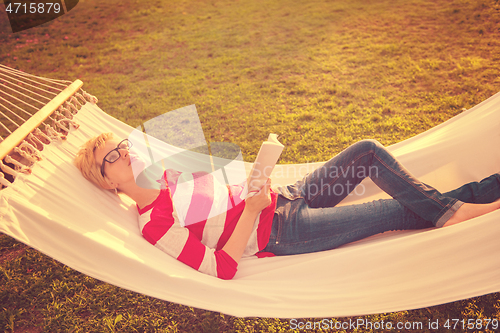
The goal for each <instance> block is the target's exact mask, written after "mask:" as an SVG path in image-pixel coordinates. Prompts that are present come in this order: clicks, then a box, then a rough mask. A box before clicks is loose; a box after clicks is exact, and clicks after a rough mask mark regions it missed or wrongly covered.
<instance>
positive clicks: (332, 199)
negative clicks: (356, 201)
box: [301, 140, 463, 226]
mask: <svg viewBox="0 0 500 333" xmlns="http://www.w3.org/2000/svg"><path fill="white" fill-rule="evenodd" d="M366 177H370V178H371V179H372V181H373V182H374V183H375V184H376V185H377V186H378V187H379V188H381V189H382V190H383V191H385V192H386V193H388V194H389V195H390V196H392V197H393V198H394V199H396V200H397V201H398V202H399V203H400V204H402V205H403V206H405V207H407V208H408V209H410V210H411V211H413V212H415V213H416V214H418V215H419V216H420V217H422V218H423V219H424V220H426V221H431V222H432V223H433V224H434V225H435V226H443V225H444V223H445V222H446V221H447V220H448V219H449V218H450V217H451V216H453V215H454V213H455V212H456V211H457V210H458V209H459V208H460V206H461V205H462V204H463V202H461V201H459V200H458V199H456V198H452V197H446V196H444V195H443V194H441V193H440V192H439V191H437V190H436V189H434V188H433V187H431V186H428V185H426V184H424V183H422V182H420V181H419V180H418V179H416V178H415V177H414V176H413V175H411V174H410V173H409V172H408V171H407V170H406V169H405V168H404V167H403V166H402V165H401V164H400V163H399V162H398V161H397V160H396V159H395V158H394V156H393V155H392V154H391V153H390V152H389V151H388V150H387V149H386V148H385V147H383V146H382V145H381V144H380V143H379V142H377V141H375V140H362V141H359V142H357V143H355V144H353V145H352V146H350V147H348V148H347V149H345V150H344V151H343V152H341V153H340V154H338V155H337V156H335V157H334V158H332V159H331V160H330V161H328V162H326V163H325V164H324V165H323V166H322V167H320V168H318V169H317V170H315V171H314V172H312V173H311V174H309V175H307V176H306V177H305V178H304V180H303V182H302V183H301V194H302V196H303V198H304V199H305V201H306V202H307V204H308V205H309V206H310V207H311V208H318V207H323V208H324V207H334V206H335V205H337V204H338V203H339V202H340V201H342V199H344V198H345V197H346V196H347V195H349V193H351V192H352V191H353V190H354V188H355V187H356V185H358V184H359V183H360V182H361V181H362V180H363V179H364V178H366Z"/></svg>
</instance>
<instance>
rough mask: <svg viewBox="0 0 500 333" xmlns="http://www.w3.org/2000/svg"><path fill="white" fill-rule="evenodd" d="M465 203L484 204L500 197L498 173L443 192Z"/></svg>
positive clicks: (499, 175)
mask: <svg viewBox="0 0 500 333" xmlns="http://www.w3.org/2000/svg"><path fill="white" fill-rule="evenodd" d="M443 195H444V196H446V197H450V198H456V199H458V200H460V201H463V202H467V203H476V204H486V203H491V202H494V201H496V200H498V199H500V174H498V173H495V174H493V175H491V176H489V177H486V178H484V179H483V180H481V181H479V182H471V183H467V184H465V185H462V186H460V187H459V188H457V189H455V190H453V191H450V192H446V193H443Z"/></svg>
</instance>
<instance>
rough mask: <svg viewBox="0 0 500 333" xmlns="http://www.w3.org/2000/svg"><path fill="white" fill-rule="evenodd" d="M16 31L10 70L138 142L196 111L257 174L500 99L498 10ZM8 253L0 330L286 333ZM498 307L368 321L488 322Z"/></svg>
mask: <svg viewBox="0 0 500 333" xmlns="http://www.w3.org/2000/svg"><path fill="white" fill-rule="evenodd" d="M0 8H3V7H2V5H0ZM8 29H9V28H8V25H7V22H6V15H4V13H0V63H2V64H5V65H8V66H11V67H15V68H19V69H22V70H24V71H26V72H29V73H33V74H37V75H41V76H48V77H54V78H58V79H68V80H73V79H77V78H79V79H82V80H83V81H84V89H85V90H86V91H88V92H89V93H91V94H93V95H96V96H97V97H98V98H99V105H100V106H101V107H102V108H103V109H104V110H105V111H106V112H108V113H109V114H111V115H113V116H114V117H116V118H118V119H120V120H122V121H124V122H126V123H128V124H130V125H131V126H133V127H136V126H138V125H139V124H140V123H142V122H144V121H146V120H148V119H151V118H153V117H155V116H157V115H159V114H162V113H164V112H166V111H169V110H173V109H177V108H179V107H182V106H185V105H190V104H196V106H197V109H198V111H199V114H200V119H201V121H202V126H203V129H204V132H205V135H206V137H207V140H209V141H212V142H233V143H236V144H238V145H239V146H240V147H241V149H242V151H243V153H244V158H245V159H246V160H247V161H252V160H253V158H254V157H255V155H256V153H257V151H258V149H259V146H260V143H261V142H262V141H263V140H264V139H265V138H266V137H267V135H268V134H269V132H273V133H277V134H279V135H280V140H281V141H282V142H283V143H285V145H286V150H285V151H284V154H283V157H282V162H283V163H297V162H306V161H309V162H311V161H321V160H326V159H328V158H329V157H331V156H332V155H333V154H335V153H337V152H339V151H340V150H341V149H343V148H345V147H346V146H348V145H350V144H352V143H354V142H355V141H358V140H359V139H362V138H375V139H378V140H380V141H381V142H383V143H384V144H387V145H389V144H392V143H395V142H399V141H401V140H404V139H406V138H409V137H411V136H413V135H415V134H418V133H421V132H423V131H425V130H427V129H429V128H431V127H433V126H436V125H437V124H439V123H442V122H443V121H445V120H447V119H449V118H451V117H453V116H455V115H457V114H459V113H460V112H462V110H463V109H467V108H470V107H472V106H473V105H476V104H478V103H479V102H481V101H483V100H484V99H486V98H488V97H490V96H491V95H493V94H494V93H496V92H498V91H499V90H500V75H499V74H500V65H499V64H500V30H499V29H500V3H499V1H498V0H477V1H466V0H445V1H439V2H435V1H426V0H410V1H389V0H377V1H362V0H350V1H347V0H330V1H329V0H311V1H299V0H280V1H277V0H262V1H239V2H236V1H229V0H227V1H226V0H223V1H215V0H214V1H195V0H186V1H178V2H173V1H161V2H159V3H156V4H155V5H154V6H153V5H150V6H146V5H145V2H143V1H138V0H122V1H116V0H108V1H96V0H85V1H83V0H81V1H80V3H79V4H78V6H77V7H76V8H75V9H73V10H72V11H71V12H70V13H69V14H67V15H65V16H63V17H61V18H59V19H57V20H55V21H52V22H50V23H48V24H46V25H44V26H41V27H37V28H33V29H30V30H27V31H24V32H20V33H16V34H12V33H10V30H8ZM0 242H1V243H0V245H1V246H0V281H1V284H0V304H1V305H0V330H1V329H4V330H6V331H7V332H10V331H14V332H23V328H24V329H25V330H24V331H29V330H31V331H30V332H38V331H40V332H41V331H44V332H58V331H61V332H67V331H74V332H103V331H104V332H106V331H110V332H112V331H116V332H143V331H144V332H155V331H157V332H217V331H228V332H260V331H271V332H281V331H288V328H289V324H288V323H289V322H288V321H287V320H277V319H272V318H258V319H242V318H235V317H231V316H225V315H222V314H218V313H213V312H207V311H203V310H197V309H192V308H189V307H185V306H181V305H176V304H172V303H168V302H164V301H159V300H155V299H153V298H149V297H145V296H141V295H138V294H134V293H131V292H128V291H124V290H121V289H119V288H116V287H114V286H110V285H108V284H105V283H102V282H99V281H97V280H94V279H92V278H90V277H86V276H84V275H81V274H79V273H77V272H75V271H73V270H71V269H68V268H66V267H65V266H63V265H61V264H59V263H57V262H55V261H53V260H51V259H49V258H47V257H45V256H44V255H42V254H40V253H39V252H37V251H35V250H32V249H28V248H26V247H25V246H24V245H22V244H20V243H17V242H15V241H13V240H12V239H10V238H8V237H6V236H1V237H0ZM499 298H500V297H499V296H498V294H492V295H488V296H484V297H480V298H476V299H473V300H466V301H460V302H454V303H451V304H446V305H441V306H438V307H432V308H427V309H420V310H413V311H403V312H398V313H392V314H380V315H377V316H367V317H365V318H368V319H370V320H372V321H375V320H377V318H384V319H385V320H392V321H394V322H395V321H412V320H413V321H417V320H419V321H422V322H427V321H428V320H429V319H430V320H435V319H448V318H470V317H477V316H479V317H482V318H492V317H495V316H496V317H498V316H499V314H500V301H499Z"/></svg>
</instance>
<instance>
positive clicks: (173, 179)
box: [138, 169, 277, 279]
mask: <svg viewBox="0 0 500 333" xmlns="http://www.w3.org/2000/svg"><path fill="white" fill-rule="evenodd" d="M243 195H244V186H243V185H230V186H226V185H224V184H222V183H220V182H219V181H218V180H217V179H216V178H215V177H214V176H213V174H210V173H206V172H196V173H181V172H178V171H174V170H172V169H169V170H166V171H165V173H164V175H163V178H162V189H161V191H160V194H159V196H158V197H157V198H156V200H155V201H154V202H153V203H151V204H150V205H148V206H146V207H144V208H143V209H139V208H138V209H139V214H140V215H139V227H140V229H141V231H142V235H143V236H144V238H146V240H148V241H149V242H150V243H151V244H153V245H155V246H156V247H158V248H159V249H161V250H162V251H164V252H166V253H168V254H169V255H171V256H173V257H174V258H176V259H178V260H180V261H181V262H183V263H185V264H187V265H189V266H190V267H192V268H194V269H197V270H199V271H200V272H202V273H206V274H209V275H212V276H216V277H219V278H222V279H231V278H233V276H234V275H235V274H236V270H237V266H238V264H237V263H236V261H234V260H233V258H231V257H230V256H229V255H228V254H227V253H226V252H225V251H223V250H222V248H223V247H224V245H225V244H226V242H227V241H228V239H229V237H230V236H231V234H232V232H233V230H234V228H235V227H236V224H237V223H238V220H239V218H240V216H241V214H242V212H243V209H244V208H245V201H244V200H243ZM271 198H272V202H271V204H270V205H269V206H267V207H266V208H265V209H263V210H262V211H261V212H260V214H259V216H258V217H257V219H256V221H255V224H254V228H253V231H252V234H251V236H250V239H249V241H248V243H247V246H246V248H245V252H244V254H243V256H251V255H254V254H256V253H257V252H259V251H260V250H262V249H264V248H265V247H266V245H267V242H268V241H269V236H270V234H271V227H272V220H273V217H274V211H275V209H276V201H277V194H276V193H275V192H273V191H271Z"/></svg>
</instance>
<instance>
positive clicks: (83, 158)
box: [74, 133, 115, 193]
mask: <svg viewBox="0 0 500 333" xmlns="http://www.w3.org/2000/svg"><path fill="white" fill-rule="evenodd" d="M111 139H114V135H113V133H101V134H99V135H98V136H96V137H93V138H92V139H90V140H88V141H87V142H85V143H84V144H83V146H81V147H80V150H79V151H78V153H77V154H76V157H75V161H74V163H75V165H76V167H77V168H78V170H80V172H81V173H82V175H83V177H85V179H87V180H88V181H90V182H91V183H92V184H94V185H96V186H98V187H100V188H102V189H106V190H109V191H111V192H113V193H114V192H115V190H114V189H107V187H108V186H109V185H108V184H107V182H106V180H105V179H104V177H103V176H102V175H101V168H100V167H99V165H98V164H97V161H96V159H95V156H94V152H95V150H96V149H100V148H102V147H104V145H105V144H106V141H108V140H111Z"/></svg>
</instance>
